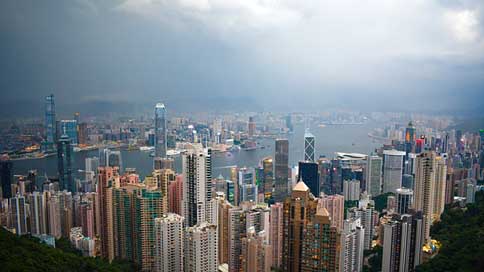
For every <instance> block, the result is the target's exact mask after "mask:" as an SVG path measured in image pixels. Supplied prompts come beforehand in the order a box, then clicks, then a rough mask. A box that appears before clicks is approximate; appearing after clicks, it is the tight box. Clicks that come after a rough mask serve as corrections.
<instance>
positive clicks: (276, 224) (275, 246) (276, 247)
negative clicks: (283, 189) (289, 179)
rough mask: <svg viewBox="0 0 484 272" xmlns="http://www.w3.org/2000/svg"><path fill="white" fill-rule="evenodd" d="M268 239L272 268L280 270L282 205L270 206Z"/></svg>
mask: <svg viewBox="0 0 484 272" xmlns="http://www.w3.org/2000/svg"><path fill="white" fill-rule="evenodd" d="M270 208H271V214H270V224H271V226H270V232H269V233H270V239H269V243H270V244H271V246H272V266H274V267H276V268H280V267H281V264H282V238H283V205H282V203H280V202H277V203H274V204H272V205H271V207H270Z"/></svg>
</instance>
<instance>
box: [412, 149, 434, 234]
mask: <svg viewBox="0 0 484 272" xmlns="http://www.w3.org/2000/svg"><path fill="white" fill-rule="evenodd" d="M435 156H436V155H435V152H434V151H426V152H424V153H422V154H419V155H418V156H417V159H416V165H417V169H416V173H415V190H414V202H413V207H414V209H415V210H417V211H421V212H422V214H423V216H424V241H425V243H428V242H430V226H431V225H432V215H433V211H434V208H433V206H434V196H435V192H434V190H435V176H436V175H435V171H436V166H437V165H436V160H435Z"/></svg>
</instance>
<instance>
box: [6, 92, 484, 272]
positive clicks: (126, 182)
mask: <svg viewBox="0 0 484 272" xmlns="http://www.w3.org/2000/svg"><path fill="white" fill-rule="evenodd" d="M47 101H51V102H52V108H50V107H49V108H48V109H51V111H49V110H48V111H46V117H45V119H46V127H45V131H46V133H45V141H44V144H43V147H44V148H46V149H47V150H49V149H50V150H55V151H56V152H57V162H58V177H57V178H56V179H49V180H48V181H46V182H44V184H43V185H42V186H37V183H36V181H35V178H36V172H35V171H33V172H32V173H29V174H28V175H26V176H23V177H21V178H18V179H17V181H16V182H14V181H13V178H12V162H11V161H9V159H8V157H2V159H1V160H0V181H1V185H2V186H1V189H2V190H1V191H2V200H1V202H0V203H1V206H0V208H1V209H0V223H1V224H2V225H3V226H4V227H6V228H8V229H10V230H11V231H12V232H15V233H17V234H19V235H22V234H27V233H30V234H32V235H37V236H39V237H40V236H42V237H46V236H47V237H54V238H60V237H65V238H68V239H69V240H70V241H71V243H72V244H73V245H74V246H75V247H76V248H78V249H79V250H81V251H82V253H83V254H84V255H86V256H101V257H102V258H105V259H107V260H109V261H112V260H114V259H125V260H129V261H132V262H134V263H136V264H138V265H139V267H140V269H141V270H143V271H204V272H206V271H230V272H236V271H237V272H240V271H267V272H269V271H271V269H274V268H276V269H280V270H281V271H291V272H298V271H344V272H356V271H362V269H363V265H364V263H365V256H364V252H365V250H371V249H372V248H373V247H375V246H376V245H380V246H382V247H383V260H382V268H381V269H382V271H414V270H415V267H416V266H417V265H419V264H420V263H422V262H423V261H424V259H425V254H427V253H432V251H433V250H434V249H435V241H433V240H432V238H431V236H430V227H431V225H432V224H433V223H434V222H436V221H439V220H440V215H441V214H442V212H443V211H444V207H445V205H446V204H451V203H453V202H455V201H461V202H464V203H470V202H473V201H474V194H475V192H476V190H479V189H480V188H481V187H480V186H478V185H477V180H482V174H483V172H482V170H483V169H484V131H481V133H480V134H479V135H475V134H462V133H454V132H452V133H454V134H455V137H454V138H452V137H450V135H452V134H451V133H442V134H439V135H428V136H426V135H419V137H417V130H416V128H415V127H414V126H413V124H412V123H410V124H409V125H408V126H407V127H406V130H405V137H404V139H403V140H402V139H394V140H393V141H392V143H391V144H387V145H384V146H383V147H382V148H380V149H377V150H375V152H374V153H372V154H369V155H366V154H358V153H336V154H335V157H334V158H326V157H320V158H316V157H315V154H316V150H315V141H316V139H315V137H314V135H312V134H311V133H310V132H309V131H307V132H306V133H305V134H304V139H301V140H304V157H303V158H301V161H300V162H299V163H298V165H297V166H295V167H290V165H289V141H288V140H287V139H276V140H275V148H274V156H273V157H272V156H269V157H266V158H263V159H262V160H261V161H260V163H259V166H258V167H237V166H234V167H232V168H231V171H230V177H226V178H225V177H223V176H219V177H213V176H212V173H213V172H212V170H213V167H212V150H211V148H210V147H209V146H207V145H206V143H207V142H205V144H204V141H203V140H202V139H200V138H198V136H197V135H192V138H191V143H188V144H185V146H184V151H183V153H182V154H181V164H182V169H181V172H180V173H177V172H176V171H175V168H174V160H173V159H172V158H169V157H168V155H167V149H168V142H169V141H168V138H169V134H170V131H169V129H168V125H167V118H166V108H165V105H163V104H161V103H160V104H156V106H155V118H154V130H153V131H154V136H153V142H154V146H155V154H154V155H155V156H154V159H153V171H152V174H151V175H148V176H146V177H145V178H144V179H143V180H142V179H141V178H140V176H139V174H138V173H137V172H136V169H133V168H129V167H124V166H123V163H122V160H121V154H120V153H119V151H113V150H109V149H101V150H100V153H99V154H100V155H99V157H92V158H87V159H86V161H85V170H84V171H83V172H84V174H85V176H84V178H83V179H82V181H76V180H74V179H73V176H72V148H73V145H75V141H76V140H74V139H73V138H74V137H75V136H74V135H70V134H69V133H68V132H69V130H70V126H71V125H70V124H69V123H66V124H64V125H63V128H64V129H63V131H64V132H65V133H63V135H62V136H61V137H60V138H58V139H57V140H55V139H56V138H55V137H54V136H53V133H54V129H53V126H54V122H53V120H55V117H54V118H52V115H53V112H52V111H53V97H50V98H49V97H48V99H47ZM174 123H176V121H174ZM174 125H176V124H174ZM286 125H287V130H288V131H290V130H291V127H292V124H291V122H290V119H289V120H286ZM214 127H215V128H216V129H217V128H218V127H217V126H214ZM245 129H246V131H245V132H244V133H247V134H248V135H249V136H251V137H252V136H254V134H255V133H256V125H255V121H254V119H250V120H249V122H248V125H247V127H246V128H245ZM198 131H203V130H198ZM209 131H212V130H209ZM223 133H224V130H223V129H222V126H220V130H219V131H218V132H217V133H215V136H214V135H213V134H214V133H210V134H211V135H210V137H209V138H212V137H213V139H215V140H216V139H218V140H220V139H223V138H224V136H222V134H223ZM194 134H196V133H194ZM76 135H79V134H76ZM207 137H208V136H207ZM77 141H79V139H77ZM476 141H477V143H476ZM215 144H217V143H216V142H215ZM382 194H386V195H388V202H387V206H386V209H385V211H384V212H383V213H382V212H381V211H377V210H376V208H375V203H374V200H373V199H372V198H375V197H377V196H380V195H382ZM348 201H349V202H352V203H355V202H356V206H354V207H351V208H348V209H347V211H346V214H345V202H346V203H348Z"/></svg>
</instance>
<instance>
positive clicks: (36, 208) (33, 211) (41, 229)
mask: <svg viewBox="0 0 484 272" xmlns="http://www.w3.org/2000/svg"><path fill="white" fill-rule="evenodd" d="M29 208H30V233H31V234H34V235H41V234H47V202H46V198H45V193H41V192H33V193H32V194H30V195H29Z"/></svg>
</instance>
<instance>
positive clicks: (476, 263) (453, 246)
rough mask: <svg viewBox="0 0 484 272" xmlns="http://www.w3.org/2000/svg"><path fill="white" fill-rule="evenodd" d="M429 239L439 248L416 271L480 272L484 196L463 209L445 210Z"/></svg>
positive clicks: (483, 257) (483, 248) (483, 249)
mask: <svg viewBox="0 0 484 272" xmlns="http://www.w3.org/2000/svg"><path fill="white" fill-rule="evenodd" d="M431 235H432V238H434V239H436V240H438V241H440V242H441V243H442V247H441V249H440V251H439V253H438V254H437V256H435V257H434V258H432V259H431V260H430V261H428V262H426V263H425V264H423V265H421V266H419V267H418V269H417V271H421V272H423V271H424V272H429V271H484V192H482V191H481V192H478V193H477V194H476V203H474V204H469V205H467V207H466V208H465V209H461V208H459V207H447V208H446V210H445V212H444V213H443V215H442V220H441V221H440V222H439V223H436V224H435V225H433V226H432V229H431Z"/></svg>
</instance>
